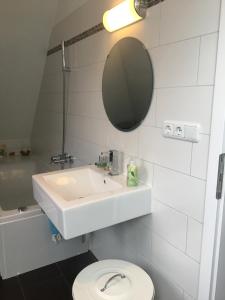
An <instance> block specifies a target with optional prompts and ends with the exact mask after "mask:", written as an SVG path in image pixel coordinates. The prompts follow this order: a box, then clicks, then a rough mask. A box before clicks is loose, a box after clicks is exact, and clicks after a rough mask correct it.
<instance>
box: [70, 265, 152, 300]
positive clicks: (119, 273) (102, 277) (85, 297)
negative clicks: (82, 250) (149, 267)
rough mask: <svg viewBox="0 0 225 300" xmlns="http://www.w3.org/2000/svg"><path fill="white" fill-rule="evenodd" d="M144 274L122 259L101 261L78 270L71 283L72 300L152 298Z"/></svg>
mask: <svg viewBox="0 0 225 300" xmlns="http://www.w3.org/2000/svg"><path fill="white" fill-rule="evenodd" d="M153 298H154V286H153V283H152V280H151V278H150V277H149V276H148V274H147V273H146V272H145V271H144V270H142V269H141V268H139V267H138V266H136V265H134V264H132V263H129V262H126V261H122V260H103V261H99V262H96V263H93V264H92V265H90V266H88V267H87V268H85V269H84V270H83V271H81V272H80V273H79V274H78V276H77V278H76V280H75V281H74V284H73V299H74V300H137V299H142V300H152V299H153Z"/></svg>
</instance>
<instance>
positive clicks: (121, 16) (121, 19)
mask: <svg viewBox="0 0 225 300" xmlns="http://www.w3.org/2000/svg"><path fill="white" fill-rule="evenodd" d="M134 1H135V0H125V1H123V2H122V3H120V4H119V5H117V6H115V7H114V8H112V9H110V10H108V11H106V12H105V13H104V15H103V24H104V27H105V29H106V30H107V31H109V32H113V31H116V30H118V29H120V28H123V27H125V26H127V25H130V24H132V23H135V22H138V21H140V20H142V19H143V18H142V17H141V16H139V14H138V13H137V11H136V9H135V4H134Z"/></svg>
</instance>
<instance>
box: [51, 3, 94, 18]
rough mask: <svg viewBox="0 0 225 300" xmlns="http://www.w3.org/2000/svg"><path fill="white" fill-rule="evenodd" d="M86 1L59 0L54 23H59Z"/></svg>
mask: <svg viewBox="0 0 225 300" xmlns="http://www.w3.org/2000/svg"><path fill="white" fill-rule="evenodd" d="M87 1H88V0H59V5H58V11H57V14H56V21H55V23H56V24H57V23H59V22H60V21H62V20H63V19H64V18H66V17H67V16H69V15H70V14H71V13H72V12H74V11H75V10H76V9H77V8H79V7H80V6H82V5H83V4H84V3H86V2H87Z"/></svg>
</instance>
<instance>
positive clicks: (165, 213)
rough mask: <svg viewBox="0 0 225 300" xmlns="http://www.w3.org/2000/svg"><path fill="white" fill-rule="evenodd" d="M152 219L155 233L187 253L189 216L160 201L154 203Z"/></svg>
mask: <svg viewBox="0 0 225 300" xmlns="http://www.w3.org/2000/svg"><path fill="white" fill-rule="evenodd" d="M151 219H152V230H153V232H155V233H157V234H159V235H160V236H161V237H162V238H164V239H165V240H167V241H168V242H169V243H171V244H172V245H174V246H175V247H177V248H179V249H180V250H182V251H185V249H186V232H187V219H188V218H187V216H185V215H184V214H181V213H179V212H177V211H175V210H174V209H172V208H170V207H168V206H166V205H164V204H162V203H160V202H158V201H153V203H152V216H151Z"/></svg>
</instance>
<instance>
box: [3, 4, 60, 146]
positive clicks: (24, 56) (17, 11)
mask: <svg viewBox="0 0 225 300" xmlns="http://www.w3.org/2000/svg"><path fill="white" fill-rule="evenodd" d="M61 1H64V0H61ZM57 4H58V0H45V1H42V0H41V1H40V0H19V1H15V0H1V9H0V39H1V42H0V140H3V139H18V138H27V137H29V136H30V134H31V130H32V123H33V118H34V113H35V108H36V102H37V99H38V94H39V89H40V84H41V80H42V75H43V69H44V64H45V59H46V51H47V49H48V43H49V37H50V34H51V31H52V27H53V25H54V20H55V15H56V9H57Z"/></svg>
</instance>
